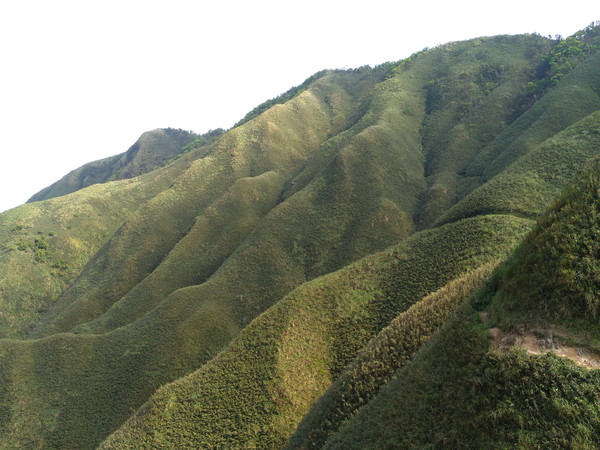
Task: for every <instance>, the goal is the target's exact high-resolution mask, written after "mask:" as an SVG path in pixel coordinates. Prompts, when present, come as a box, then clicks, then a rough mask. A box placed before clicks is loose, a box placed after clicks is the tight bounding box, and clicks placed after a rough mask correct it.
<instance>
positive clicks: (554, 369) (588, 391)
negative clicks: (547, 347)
mask: <svg viewBox="0 0 600 450" xmlns="http://www.w3.org/2000/svg"><path fill="white" fill-rule="evenodd" d="M599 174H600V166H599V164H598V160H597V159H596V160H595V161H594V162H593V163H591V164H590V165H588V166H587V167H586V169H584V171H583V172H582V174H581V175H579V176H578V177H577V179H576V182H575V184H574V185H572V186H570V187H569V188H567V190H566V192H565V193H564V195H563V196H562V197H561V198H560V199H559V200H558V201H557V202H556V203H555V204H554V205H553V206H552V207H551V208H550V209H549V210H548V211H547V213H546V214H545V215H544V216H543V217H542V218H541V220H540V221H539V223H538V225H537V226H536V228H534V230H533V231H532V232H531V233H530V234H529V235H528V237H527V238H526V239H525V241H524V242H523V244H522V245H521V246H520V247H519V248H518V249H517V250H516V252H515V253H514V255H513V256H512V257H511V258H510V259H509V260H508V262H507V263H506V264H505V265H504V266H502V267H500V268H499V269H498V271H497V272H496V274H495V276H494V278H493V280H492V281H491V282H490V283H488V285H487V287H486V289H484V290H482V291H481V292H480V293H479V294H478V295H477V296H476V297H474V299H473V300H472V301H471V302H469V303H466V304H465V305H463V307H462V308H461V309H460V311H459V313H458V314H457V315H456V316H455V317H454V318H453V319H452V320H450V321H449V322H448V323H447V324H446V325H445V326H444V327H443V329H442V330H440V332H439V333H437V334H436V335H435V336H434V337H433V338H432V339H431V340H430V341H429V342H428V343H427V344H426V345H425V346H424V347H423V349H422V350H421V351H420V352H419V353H418V355H417V356H416V358H415V359H414V360H413V361H412V362H411V363H409V364H408V365H406V366H404V368H402V369H401V370H400V371H399V372H398V373H397V374H396V377H395V378H394V379H392V381H390V383H388V385H387V386H386V387H385V388H384V389H383V390H382V391H381V393H380V394H379V395H378V397H376V399H375V400H373V401H372V402H371V403H369V404H368V405H367V406H365V408H364V409H362V410H360V411H359V413H358V414H357V415H356V416H355V418H354V419H352V420H351V421H350V422H348V423H347V424H346V425H344V426H343V427H342V428H341V429H340V431H339V432H338V433H337V434H336V435H334V436H332V437H331V438H330V439H329V440H328V442H327V444H326V445H325V446H324V448H380V447H386V446H392V447H401V448H402V447H414V446H417V447H420V446H433V447H436V446H444V447H452V448H488V447H489V448H509V447H510V448H514V447H527V448H559V447H561V448H562V447H576V448H597V447H598V445H600V408H599V406H598V405H599V404H600V403H599V402H600V371H598V370H587V369H584V368H582V367H578V366H576V365H575V364H574V363H573V362H572V361H570V360H568V359H566V358H561V357H558V356H556V355H554V354H552V353H548V354H543V355H530V354H527V353H526V352H525V351H524V350H521V349H516V348H513V349H512V350H509V351H508V352H505V353H504V352H499V351H490V341H491V334H490V332H489V327H490V326H494V325H498V324H499V325H500V326H502V327H507V328H508V329H513V330H514V329H519V328H520V327H526V328H528V327H540V326H545V327H549V329H553V328H554V327H556V326H559V327H560V329H561V332H564V333H567V334H570V335H571V338H572V339H577V340H579V342H584V343H590V342H592V343H593V342H594V341H595V342H597V321H596V319H595V318H594V314H593V310H594V306H595V303H594V302H593V301H591V302H590V300H593V295H595V294H596V293H597V289H595V287H594V286H593V285H594V283H595V282H596V280H597V277H596V276H595V275H594V272H593V270H594V268H597V267H596V266H597V265H598V250H599V241H598V240H597V239H596V238H595V237H594V233H595V232H597V230H598V228H599V225H600V220H599V218H598V193H599V192H600V190H599V187H600V184H599V178H598V176H599ZM581 264H584V265H585V267H586V269H585V270H581V269H579V270H578V269H575V268H576V267H578V266H579V265H581ZM574 269H575V270H574ZM589 269H592V272H589V271H588V270H589ZM574 273H581V274H586V276H585V279H584V280H582V281H583V282H582V284H579V283H578V282H576V281H575V280H574V279H571V278H569V274H574ZM565 276H566V278H565ZM589 295H591V296H592V297H591V298H590V297H589ZM490 303H491V305H490ZM488 308H489V309H490V310H491V311H492V314H491V316H490V318H489V319H486V320H485V322H484V321H482V313H485V312H487V310H488ZM484 316H485V315H484ZM591 323H593V326H590V324H591ZM432 411H435V414H432ZM432 430H434V431H432Z"/></svg>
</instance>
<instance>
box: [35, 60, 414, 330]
mask: <svg viewBox="0 0 600 450" xmlns="http://www.w3.org/2000/svg"><path fill="white" fill-rule="evenodd" d="M344 76H346V77H347V76H356V77H362V76H364V75H362V74H361V73H360V72H357V73H356V74H354V73H350V74H344V73H340V74H336V73H332V74H331V75H330V76H328V77H325V78H324V79H322V80H321V81H320V82H317V83H316V84H315V85H314V86H313V87H311V88H310V89H308V90H306V91H305V92H303V93H301V94H300V95H299V96H298V97H296V98H294V99H293V100H291V101H290V102H288V103H286V104H285V105H277V106H275V107H273V108H271V109H270V110H268V111H267V112H265V113H264V114H262V115H261V116H259V117H258V118H256V119H254V120H252V121H250V122H247V123H246V124H244V125H242V126H241V127H239V128H236V129H234V130H231V131H230V132H228V133H227V134H225V135H223V136H222V137H221V138H220V139H219V140H217V141H216V143H215V144H214V147H213V148H212V149H211V151H210V152H209V153H208V154H207V155H206V156H205V157H203V158H202V159H199V160H196V161H194V162H193V163H192V164H191V165H190V167H189V168H188V169H187V170H186V171H185V172H184V173H183V174H182V175H181V176H180V177H179V178H178V179H177V180H176V181H175V183H174V184H173V185H172V186H171V188H170V189H169V190H167V191H165V192H162V193H161V194H160V195H159V196H157V197H155V198H153V199H151V200H150V201H149V202H147V203H146V204H145V205H144V206H143V207H142V208H141V209H140V210H139V211H138V214H137V215H136V216H135V217H133V218H132V219H130V220H129V221H128V222H127V223H126V224H125V225H124V226H123V227H122V228H121V229H120V230H119V233H117V234H116V235H115V237H113V239H112V240H111V242H109V244H108V245H107V246H106V247H105V248H104V249H103V251H102V252H101V253H99V254H98V255H97V257H96V259H95V260H94V261H92V262H91V264H90V265H88V267H87V268H86V271H85V272H84V273H83V274H82V276H81V277H80V278H79V279H78V280H77V282H76V283H75V284H74V285H73V286H72V288H71V289H70V291H69V292H67V294H66V295H65V296H63V298H61V299H60V300H59V301H58V302H57V307H56V308H55V309H54V310H53V311H51V313H50V315H49V316H48V317H47V320H46V321H45V322H44V323H42V324H41V326H40V327H39V329H38V330H36V332H35V335H36V336H40V335H41V334H42V333H44V334H48V333H52V332H56V331H67V330H69V329H72V328H73V327H74V326H77V325H80V324H82V323H84V322H87V321H89V320H91V319H95V318H97V317H98V316H100V315H101V314H102V313H104V312H105V311H107V310H109V308H110V307H111V306H112V305H113V304H114V303H116V302H117V301H118V300H120V299H121V298H122V297H123V296H125V295H126V294H128V292H129V291H130V290H131V289H132V288H134V287H135V286H136V285H137V284H138V283H140V282H143V280H144V278H145V277H147V276H148V275H149V274H151V273H152V272H154V271H155V269H157V267H158V270H156V276H157V277H160V276H162V277H163V278H164V277H165V276H166V277H167V278H170V277H171V275H169V274H168V272H166V271H165V272H162V275H161V271H162V268H161V267H160V265H161V263H164V264H166V266H167V267H168V265H169V264H171V267H172V264H175V265H176V266H178V269H177V270H176V271H173V272H176V273H178V274H180V275H181V278H180V280H181V282H177V280H176V279H172V280H171V283H170V284H167V285H164V286H163V288H162V291H159V292H155V291H154V290H153V289H152V288H150V289H146V290H145V292H149V291H151V295H150V296H146V295H143V296H142V295H140V296H136V295H133V294H134V293H133V292H132V293H131V295H129V296H128V297H127V298H126V299H124V300H125V301H123V302H120V304H119V305H118V306H117V307H118V308H121V309H120V311H121V312H122V311H123V309H122V308H123V307H125V308H130V309H131V310H132V313H133V314H134V316H133V317H127V316H125V317H123V316H122V314H121V312H119V314H118V315H119V316H120V317H118V318H116V319H115V318H111V317H108V318H106V322H107V323H109V324H110V323H114V320H117V321H123V319H125V320H126V321H131V320H134V319H136V318H137V317H139V314H142V313H146V312H147V311H149V310H151V308H152V307H154V306H156V304H157V303H158V302H160V301H162V300H163V299H164V295H165V294H168V293H169V292H171V291H172V290H173V289H174V288H181V287H185V286H189V285H201V283H202V282H204V281H206V280H207V279H208V278H209V277H210V276H211V275H213V272H215V270H217V272H216V273H215V279H212V280H211V283H210V285H211V286H212V287H211V288H210V289H211V296H215V295H217V296H220V297H222V298H223V301H224V302H225V303H228V304H236V305H238V306H239V307H240V308H242V310H241V311H240V313H241V315H242V316H244V318H246V317H248V318H250V319H251V318H253V317H254V316H255V315H256V313H257V312H260V311H262V310H264V308H265V306H268V305H269V304H270V302H272V301H274V300H276V299H278V298H279V297H280V296H281V295H282V294H284V293H285V292H286V291H288V290H289V289H290V287H292V286H294V285H298V284H299V283H301V282H303V281H305V280H306V279H307V278H310V277H313V276H315V275H319V274H321V273H325V272H328V271H330V270H333V269H335V268H339V267H341V266H342V265H343V264H346V263H348V262H350V260H351V259H352V258H357V257H360V256H361V254H366V253H369V252H371V251H373V250H377V249H381V248H383V247H385V246H387V245H389V244H391V243H393V242H395V241H396V240H397V239H399V238H401V237H404V236H406V235H407V234H408V233H410V232H411V230H412V223H411V218H410V211H405V210H403V209H404V208H402V207H405V205H406V204H408V205H410V203H411V202H412V203H414V201H415V197H416V195H417V193H418V186H417V187H414V186H413V185H414V184H415V182H414V181H412V179H411V180H409V181H407V182H405V183H402V182H401V181H400V182H398V181H396V180H393V179H392V175H393V173H391V172H390V171H384V170H385V169H381V168H380V167H378V165H377V159H375V160H373V158H372V156H373V155H371V154H370V153H369V151H373V152H377V151H378V150H377V148H378V147H376V146H374V147H373V150H369V149H367V150H366V151H365V152H361V153H358V154H357V152H356V151H354V152H352V149H349V150H348V147H345V148H343V149H340V151H339V152H338V153H339V154H338V156H337V157H336V158H335V159H334V161H333V162H332V163H331V164H330V165H329V166H328V167H325V168H324V170H323V171H322V173H320V174H319V176H318V177H317V178H315V179H314V180H312V182H311V185H310V186H307V188H306V189H305V190H304V191H303V192H302V193H300V194H299V195H297V196H294V198H291V199H289V200H288V201H285V202H283V203H280V202H281V195H280V194H281V192H282V191H283V189H284V186H285V183H286V181H287V180H289V177H290V176H291V175H292V174H293V173H294V172H296V171H298V170H299V169H300V167H301V164H302V163H303V160H304V159H305V158H306V157H307V156H308V155H309V154H310V153H311V152H313V151H315V150H317V149H318V148H319V147H320V145H321V142H320V141H325V140H326V139H327V137H328V135H330V134H332V132H333V131H332V128H331V126H332V124H336V123H337V126H339V127H341V126H342V125H344V124H345V123H344V121H343V120H340V118H339V117H338V115H339V114H342V113H343V112H344V111H346V113H347V112H348V111H349V110H350V111H352V110H353V108H351V107H352V106H353V105H352V104H351V102H352V97H351V96H350V95H349V94H348V93H347V92H346V91H344V90H343V89H341V88H340V87H339V85H338V84H336V82H335V80H336V78H338V77H344ZM330 97H335V98H336V100H335V101H333V100H328V101H327V102H326V101H325V100H324V99H329V98H330ZM328 104H331V105H334V106H335V108H334V107H330V106H328ZM392 107H393V105H390V108H392ZM381 114H383V113H381ZM368 130H369V129H368V128H367V130H365V131H360V133H358V134H359V135H358V136H357V139H362V137H361V136H360V135H361V134H363V133H365V132H366V133H368ZM415 147H416V144H415ZM400 150H402V151H403V152H404V149H403V148H400ZM379 154H380V156H379V155H377V156H379V157H380V158H381V159H383V160H384V161H385V162H386V163H387V164H386V169H387V168H388V167H389V166H391V168H393V167H394V165H398V166H399V165H401V164H403V163H404V162H405V161H404V159H406V158H403V155H404V153H400V155H399V156H397V155H394V154H392V155H389V153H388V152H384V151H383V150H379ZM408 154H409V156H410V151H409V152H408ZM401 158H402V159H401ZM369 167H372V168H373V170H372V171H371V172H368V171H367V172H366V173H365V169H367V168H369ZM382 172H383V173H382ZM363 174H364V175H366V176H363ZM378 179H379V180H378ZM417 182H418V177H417ZM398 184H400V186H404V189H402V188H398V189H396V191H395V192H392V194H397V197H398V198H395V197H391V195H390V197H391V198H389V197H388V196H386V195H385V194H386V193H387V191H389V190H391V189H392V187H393V186H395V185H398ZM248 188H250V189H248ZM252 189H254V190H255V192H254V194H252V195H253V197H252V198H253V200H252V202H250V203H249V204H248V203H246V202H241V201H240V200H239V195H241V194H243V195H248V194H251V191H252ZM338 193H339V194H338ZM340 194H341V195H340ZM410 195H412V196H413V199H412V201H411V200H410V197H409V196H410ZM406 197H409V199H408V200H406ZM359 201H361V202H363V203H366V204H367V205H368V209H367V208H365V209H366V211H364V212H363V211H360V212H361V214H354V213H355V212H356V208H357V202H359ZM398 205H400V206H398ZM275 206H277V207H276V208H274V207H275ZM221 207H222V208H223V209H222V210H221V209H219V208H221ZM236 207H237V209H236ZM211 208H212V209H211ZM253 208H256V209H255V210H254V211H251V212H250V215H248V211H247V210H248V209H250V210H252V209H253ZM359 210H360V209H359ZM267 212H269V213H270V214H269V215H268V216H267V217H265V218H264V220H259V219H261V218H262V216H263V215H265V214H266V213H267ZM326 212H328V213H329V214H326ZM331 212H334V214H331ZM221 214H229V215H230V218H231V221H230V222H229V223H228V226H231V236H228V235H227V234H225V233H222V234H221V235H220V241H219V242H217V243H215V242H214V239H213V237H214V233H215V232H216V231H214V232H213V234H211V232H210V231H209V230H207V228H206V223H207V222H208V221H209V220H210V219H211V218H213V217H216V216H218V215H221ZM250 216H251V217H250ZM257 220H258V221H259V222H258V226H257V227H256V228H255V227H254V224H255V222H256V221H257ZM246 221H248V222H246ZM365 221H368V224H369V226H370V227H371V230H366V231H367V232H365V233H360V234H359V232H360V231H362V230H361V228H359V227H362V228H363V229H364V228H366V226H365V225H366V224H365ZM216 225H217V224H216V223H211V224H210V226H213V227H214V226H216ZM210 226H209V228H210ZM357 228H358V229H357ZM190 230H191V231H190ZM214 230H217V228H214ZM221 231H223V230H221ZM190 232H191V233H193V235H192V236H190V238H189V239H185V238H184V237H185V236H186V235H187V234H189V233H190ZM250 232H251V234H250ZM199 236H201V237H200V240H198V239H196V238H198V237H199ZM290 238H292V239H293V241H292V242H290ZM352 239H354V240H355V241H356V242H354V243H352ZM342 242H346V243H348V244H352V245H353V247H354V253H352V254H351V255H348V254H347V253H345V251H344V249H343V248H342V245H341V243H342ZM215 244H216V248H215ZM238 246H239V248H238ZM211 247H213V248H214V250H213V251H212V252H211V251H210V250H209V251H208V252H207V256H208V257H207V258H204V257H202V256H200V255H199V252H202V251H204V250H206V249H210V248H211ZM336 247H338V248H339V250H338V251H337V253H336V252H335V251H328V250H329V249H332V248H336ZM233 250H236V251H235V252H234V253H232V252H233ZM170 252H173V255H170ZM200 254H202V253H200ZM171 256H173V258H171ZM230 256H231V258H229V257H230ZM215 258H216V259H215ZM225 261H226V263H225V264H223V263H224V262H225ZM259 261H260V262H259ZM188 264H189V267H186V265H188ZM222 264H223V265H222ZM165 270H170V269H165ZM230 270H234V271H235V273H236V274H237V275H236V276H235V277H228V276H226V274H227V273H228V271H230ZM203 273H204V275H202V274H203ZM103 277H109V278H106V281H107V282H105V283H98V280H102V279H103ZM109 279H110V282H108V280H109ZM216 280H219V281H218V282H217V281H216ZM151 281H152V280H151V279H149V280H148V282H151ZM142 288H143V286H140V289H141V290H140V292H142V293H143V292H144V290H143V289H142ZM200 289H201V290H202V289H208V288H203V287H201V288H200ZM263 291H264V292H263ZM265 293H266V295H265ZM214 300H215V301H216V298H214ZM140 301H142V302H144V303H145V304H143V305H139V303H140ZM113 312H114V311H109V312H108V314H109V316H110V315H112V314H113ZM103 320H104V319H103ZM101 322H102V321H100V322H99V323H101ZM119 324H120V323H119ZM109 326H110V325H109Z"/></svg>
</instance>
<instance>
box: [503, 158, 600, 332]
mask: <svg viewBox="0 0 600 450" xmlns="http://www.w3.org/2000/svg"><path fill="white" fill-rule="evenodd" d="M506 278H507V281H505V282H504V283H503V284H502V287H501V289H500V292H499V294H498V296H499V299H498V303H497V307H498V308H500V307H501V308H503V309H508V310H509V311H513V312H514V311H518V312H519V315H521V316H523V315H525V313H526V311H527V314H530V315H532V316H533V317H536V318H537V320H540V319H542V318H543V319H545V320H551V321H558V320H564V319H566V318H568V319H575V318H577V319H583V318H585V320H587V321H589V322H591V324H593V326H597V324H598V313H599V309H600V160H599V159H598V158H596V159H595V160H594V161H593V162H591V163H590V164H589V165H588V166H587V167H586V169H585V170H584V171H583V173H582V174H580V175H579V176H578V179H577V184H575V185H574V186H572V187H570V188H569V189H567V190H566V192H565V193H564V194H563V195H562V196H561V198H560V199H559V200H558V201H557V202H556V203H555V204H554V205H553V206H552V208H551V209H550V211H549V212H548V214H546V216H545V217H544V218H543V219H542V220H541V221H540V222H539V224H538V226H537V227H536V230H535V231H534V232H533V233H532V234H531V235H529V236H528V238H527V239H526V240H525V241H524V242H523V244H522V245H521V246H520V247H519V250H518V251H517V253H516V254H515V256H514V257H513V259H512V260H511V262H509V263H508V266H507V269H506ZM500 305H501V306H500Z"/></svg>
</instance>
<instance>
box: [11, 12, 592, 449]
mask: <svg viewBox="0 0 600 450" xmlns="http://www.w3.org/2000/svg"><path fill="white" fill-rule="evenodd" d="M599 36H600V26H599V24H592V25H590V26H589V27H587V28H586V29H584V30H582V31H581V32H579V33H577V34H575V35H574V36H572V37H569V38H566V39H561V40H552V39H548V38H544V37H541V36H539V35H519V36H495V37H486V38H478V39H473V40H470V41H465V42H454V43H450V44H446V45H442V46H439V47H436V48H434V49H430V50H424V51H422V52H419V53H417V54H415V55H413V56H411V57H410V58H408V59H406V60H402V61H399V62H394V63H385V64H382V65H380V66H377V67H374V68H371V67H361V68H358V69H353V70H329V71H323V72H319V73H317V74H315V75H314V76H313V77H311V78H309V79H308V80H306V82H305V83H303V84H302V85H300V86H298V87H295V88H292V89H291V90H290V91H289V92H287V93H285V94H283V95H282V96H281V97H278V98H276V99H272V100H269V101H267V102H265V103H264V104H263V105H259V106H258V107H257V108H256V109H255V110H253V111H251V112H250V113H249V114H248V115H247V116H246V117H245V118H243V119H242V120H240V122H238V124H236V126H235V127H233V128H232V129H230V130H227V131H223V130H216V131H212V132H209V133H207V134H205V135H201V136H195V135H192V134H190V133H187V132H184V131H182V130H172V129H166V130H155V131H152V132H148V133H145V134H144V135H142V137H141V138H140V140H139V141H138V142H137V143H136V144H134V146H133V147H131V148H130V149H129V151H128V152H126V153H125V154H122V155H117V156H115V157H112V158H107V159H105V160H102V161H99V162H95V163H90V164H88V165H85V166H83V167H81V168H79V169H77V170H75V171H73V172H71V173H70V174H68V175H67V176H65V177H64V178H63V179H61V180H59V181H58V182H57V183H55V184H54V185H52V186H50V187H48V188H46V189H45V190H43V191H41V192H40V193H38V194H36V196H34V197H33V198H32V199H31V201H30V202H29V203H27V204H25V205H23V206H20V207H18V208H15V209H12V210H9V211H6V212H5V213H2V214H0V336H1V337H2V338H1V339H0V447H6V448H29V447H39V448H95V447H97V446H101V447H102V448H140V447H147V448H156V447H205V448H207V447H216V448H283V447H284V446H287V447H290V448H309V447H310V448H316V447H322V446H329V447H333V448H345V447H360V448H365V447H366V448H369V447H371V448H375V447H377V448H378V447H386V446H388V447H390V446H391V447H411V446H428V445H429V446H444V445H446V446H448V445H451V446H459V447H480V446H495V445H499V446H501V445H504V446H514V445H524V446H526V445H530V446H536V445H539V446H548V445H550V446H552V445H567V444H566V443H569V444H571V445H579V444H581V445H584V446H585V445H588V446H593V445H595V444H597V440H598V439H597V436H598V435H600V433H598V428H597V425H596V422H595V420H596V417H597V411H596V409H595V406H594V401H593V400H594V399H595V398H596V397H594V396H595V395H597V392H598V388H599V384H598V383H599V382H600V380H598V378H597V376H596V375H595V374H596V372H595V371H594V370H588V369H580V368H577V367H575V366H574V365H573V363H571V362H570V361H568V359H567V358H563V357H559V356H553V355H552V354H550V355H542V356H529V355H528V354H527V353H525V351H524V350H519V347H523V348H525V347H527V346H526V345H525V344H524V343H529V342H530V341H531V339H533V338H532V336H535V337H536V339H537V340H541V341H544V342H546V344H548V343H549V344H548V345H546V347H548V348H554V349H555V350H556V353H559V352H558V347H560V348H562V349H567V348H580V349H584V350H585V352H588V354H589V355H595V354H596V353H595V352H598V354H600V349H599V348H596V347H597V344H596V342H597V341H596V336H595V327H594V325H595V323H596V322H595V320H596V319H595V317H596V309H597V303H598V299H597V298H596V297H597V292H598V289H597V288H598V273H599V272H598V270H599V269H598V255H599V251H600V250H599V249H598V244H597V242H598V239H596V238H597V236H596V234H597V231H596V230H597V229H598V225H599V224H598V215H597V214H598V205H597V199H598V187H597V184H594V183H596V181H597V178H598V173H600V172H599V168H598V167H599V166H598V162H597V159H594V158H595V157H596V155H598V154H600V145H599V144H600V70H599V69H600V54H599V53H597V50H598V48H599V47H600V40H599ZM582 169H583V171H582ZM561 193H562V197H560V199H559V200H558V201H557V200H556V199H557V198H558V197H559V196H560V195H561ZM594 233H596V234H594ZM557 249H560V251H558V250H557ZM538 347H539V346H538ZM505 348H510V349H509V350H508V351H505ZM590 359H593V358H592V357H591V356H590ZM541 379H547V380H551V382H552V383H554V384H549V385H548V386H550V387H548V386H546V385H543V384H544V383H541V382H540V381H539V380H541ZM541 385H543V386H541ZM514 386H518V387H519V389H520V390H519V389H515V388H514ZM540 386H541V387H540ZM551 386H556V388H557V389H558V392H559V393H558V394H556V395H555V393H554V391H552V390H551ZM546 388H547V389H546ZM515 402H516V403H515ZM519 402H520V403H519ZM515 404H518V405H520V406H519V407H515V406H511V405H515ZM437 408H439V410H438V409H437ZM432 411H435V413H434V414H432ZM534 418H535V420H534ZM561 420H562V422H561ZM375 422H377V424H375ZM560 423H564V424H567V426H565V428H564V429H561V430H562V431H561V430H559V428H560V426H559V424H560ZM431 430H436V431H435V432H431Z"/></svg>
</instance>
